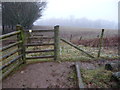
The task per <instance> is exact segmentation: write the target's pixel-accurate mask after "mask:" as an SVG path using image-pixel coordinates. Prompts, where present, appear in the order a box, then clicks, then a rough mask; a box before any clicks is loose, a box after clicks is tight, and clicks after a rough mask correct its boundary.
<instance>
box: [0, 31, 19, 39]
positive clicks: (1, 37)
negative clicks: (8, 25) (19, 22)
mask: <svg viewBox="0 0 120 90" xmlns="http://www.w3.org/2000/svg"><path fill="white" fill-rule="evenodd" d="M19 33H20V31H14V32H11V33H8V34H5V35H1V36H0V39H4V38H7V37H10V36H13V35H16V34H19Z"/></svg>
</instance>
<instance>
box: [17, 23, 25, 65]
mask: <svg viewBox="0 0 120 90" xmlns="http://www.w3.org/2000/svg"><path fill="white" fill-rule="evenodd" d="M16 30H17V31H18V30H20V34H19V36H18V40H22V43H21V44H20V45H19V46H18V48H22V51H21V53H19V55H20V54H23V56H22V60H23V63H26V60H25V46H24V42H25V35H24V30H23V28H22V26H21V25H16Z"/></svg>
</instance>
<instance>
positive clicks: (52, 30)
mask: <svg viewBox="0 0 120 90" xmlns="http://www.w3.org/2000/svg"><path fill="white" fill-rule="evenodd" d="M25 32H29V30H25ZM32 32H54V29H51V30H48V29H46V30H40V29H39V30H32Z"/></svg>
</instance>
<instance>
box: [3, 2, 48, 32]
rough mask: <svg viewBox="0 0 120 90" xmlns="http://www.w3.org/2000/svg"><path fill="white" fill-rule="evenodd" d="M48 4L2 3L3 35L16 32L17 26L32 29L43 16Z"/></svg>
mask: <svg viewBox="0 0 120 90" xmlns="http://www.w3.org/2000/svg"><path fill="white" fill-rule="evenodd" d="M45 6H46V2H2V26H3V33H6V30H8V28H9V29H11V30H12V31H13V30H14V28H15V26H16V25H17V24H20V25H22V26H23V27H24V28H31V27H32V25H33V23H34V22H35V21H36V20H37V19H38V18H39V17H41V16H42V11H43V9H44V8H45Z"/></svg>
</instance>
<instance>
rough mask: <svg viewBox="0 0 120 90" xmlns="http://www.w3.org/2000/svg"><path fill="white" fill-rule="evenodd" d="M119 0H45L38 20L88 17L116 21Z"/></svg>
mask: <svg viewBox="0 0 120 90" xmlns="http://www.w3.org/2000/svg"><path fill="white" fill-rule="evenodd" d="M119 1H120V0H47V2H48V3H47V7H46V9H45V10H44V12H43V16H42V17H41V19H39V20H37V21H36V22H35V24H39V21H41V20H45V19H50V18H67V19H69V18H73V19H74V18H83V17H85V18H88V19H91V20H97V19H103V20H108V21H114V22H117V21H118V2H119Z"/></svg>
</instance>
